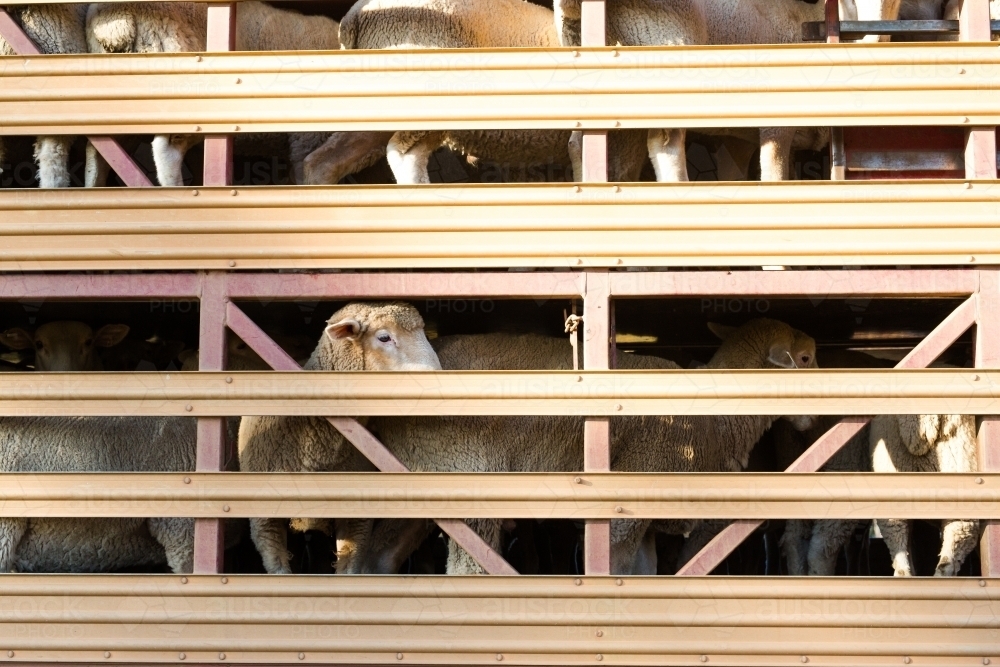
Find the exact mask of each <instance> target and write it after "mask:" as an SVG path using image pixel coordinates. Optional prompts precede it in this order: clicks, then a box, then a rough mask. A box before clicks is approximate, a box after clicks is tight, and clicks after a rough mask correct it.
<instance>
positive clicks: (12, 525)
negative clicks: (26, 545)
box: [0, 519, 28, 573]
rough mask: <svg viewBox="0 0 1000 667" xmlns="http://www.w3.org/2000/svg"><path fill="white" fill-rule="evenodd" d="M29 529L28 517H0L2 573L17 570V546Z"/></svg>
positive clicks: (0, 571)
mask: <svg viewBox="0 0 1000 667" xmlns="http://www.w3.org/2000/svg"><path fill="white" fill-rule="evenodd" d="M27 530H28V520H27V519H0V573H2V572H15V571H16V569H15V567H14V564H15V563H16V558H17V547H18V546H19V545H20V544H21V538H22V537H24V534H25V533H26V532H27Z"/></svg>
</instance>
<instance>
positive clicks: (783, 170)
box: [760, 127, 795, 181]
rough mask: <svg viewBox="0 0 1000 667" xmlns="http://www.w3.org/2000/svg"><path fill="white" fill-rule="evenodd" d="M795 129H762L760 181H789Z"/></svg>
mask: <svg viewBox="0 0 1000 667" xmlns="http://www.w3.org/2000/svg"><path fill="white" fill-rule="evenodd" d="M794 139H795V128H794V127H762V128H760V180H762V181H787V180H788V179H789V176H790V173H791V163H792V141H793V140H794Z"/></svg>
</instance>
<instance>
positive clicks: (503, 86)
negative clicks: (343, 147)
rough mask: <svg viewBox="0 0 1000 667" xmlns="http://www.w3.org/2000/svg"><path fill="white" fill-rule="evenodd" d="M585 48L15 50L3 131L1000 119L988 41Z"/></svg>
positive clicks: (0, 113)
mask: <svg viewBox="0 0 1000 667" xmlns="http://www.w3.org/2000/svg"><path fill="white" fill-rule="evenodd" d="M576 53H578V55H574V52H571V51H570V50H568V49H563V50H556V49H549V50H535V49H509V50H494V51H479V50H460V51H453V50H440V51H438V50H435V51H434V52H433V53H430V52H428V51H426V50H421V51H376V52H365V51H340V52H329V53H308V54H302V53H298V54H296V55H295V56H294V60H295V67H294V68H290V67H288V61H289V58H290V57H291V56H289V55H288V54H282V53H257V54H253V55H250V54H242V53H234V54H208V55H205V56H203V57H195V56H193V55H188V54H156V55H152V54H116V55H114V56H110V57H109V56H94V55H71V56H53V57H48V58H37V57H33V58H25V57H19V56H16V57H7V58H3V59H2V60H0V73H2V76H3V80H4V83H3V86H2V87H0V119H2V122H0V134H44V133H51V132H52V131H53V130H54V129H55V128H58V129H59V131H60V132H63V133H66V134H102V135H106V134H136V133H147V132H159V133H166V132H170V133H173V132H181V133H197V132H204V133H206V134H213V133H224V132H233V131H234V128H235V127H236V126H237V125H238V126H239V127H240V130H239V131H241V132H247V131H251V132H261V131H285V132H287V131H308V130H315V131H329V130H406V129H417V130H425V129H451V130H457V129H494V128H496V129H500V128H509V129H524V128H539V129H544V128H561V129H566V130H569V129H584V130H604V129H612V128H614V127H617V125H616V123H620V125H621V127H633V128H648V127H687V128H697V127H734V126H743V127H757V126H761V125H775V126H807V127H811V126H816V125H833V124H837V125H884V124H901V125H909V124H922V125H962V124H964V123H968V124H970V125H971V126H975V125H996V124H997V123H998V122H1000V89H998V88H997V86H996V81H997V80H998V78H1000V62H997V58H996V47H995V46H993V45H990V44H962V43H943V42H942V43H935V44H922V45H912V44H875V45H871V44H850V45H828V44H794V45H781V46H760V45H753V46H701V47H650V48H627V49H626V48H616V49H611V48H581V49H578V50H576ZM199 58H200V59H199ZM444 72H447V76H446V77H444V78H443V76H444V75H443V73H444ZM237 80H240V83H236V82H237ZM404 99H405V103H402V102H401V100H404Z"/></svg>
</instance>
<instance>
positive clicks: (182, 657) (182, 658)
mask: <svg viewBox="0 0 1000 667" xmlns="http://www.w3.org/2000/svg"><path fill="white" fill-rule="evenodd" d="M177 658H178V659H179V660H186V659H187V654H186V653H178V654H177Z"/></svg>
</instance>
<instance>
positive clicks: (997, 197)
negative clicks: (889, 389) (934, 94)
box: [0, 181, 1000, 293]
mask: <svg viewBox="0 0 1000 667" xmlns="http://www.w3.org/2000/svg"><path fill="white" fill-rule="evenodd" d="M577 190H580V192H577ZM232 192H236V193H237V196H233V195H232ZM195 193H197V196H194V195H195ZM0 220H2V222H0V239H2V240H0V270H9V271H10V270H13V271H40V270H74V269H115V268H117V269H130V270H134V269H168V268H170V269H208V268H216V269H230V268H238V269H248V268H268V269H274V268H294V267H298V268H309V269H319V268H327V267H331V268H332V267H336V268H407V269H411V268H418V267H427V268H433V267H442V268H443V267H476V268H485V267H498V266H556V267H567V268H584V267H590V266H610V267H617V266H634V265H640V266H658V265H659V266H664V265H668V266H669V265H677V266H713V265H714V266H718V265H731V266H739V265H743V266H747V265H749V266H760V265H766V264H785V265H788V264H802V265H837V266H840V265H844V264H867V265H878V264H896V263H908V264H961V265H969V264H978V263H990V262H992V263H1000V225H998V222H997V220H1000V187H998V186H997V185H996V182H995V181H975V182H968V183H963V182H954V181H951V182H947V181H941V182H926V181H924V182H897V183H892V184H885V183H863V182H846V183H844V182H839V183H791V184H788V183H783V184H756V183H754V184H750V183H747V184H741V185H717V184H711V183H700V184H699V183H684V184H635V185H624V186H621V187H620V190H616V189H615V188H614V187H611V186H607V185H588V184H584V185H582V186H570V185H563V184H545V185H509V186H497V187H493V186H478V187H469V186H457V187H447V186H442V187H429V188H428V187H398V186H388V187H380V186H376V187H364V186H361V187H326V188H301V187H300V188H260V189H256V188H250V189H247V188H244V189H238V190H230V189H215V188H207V189H160V188H157V189H155V190H142V191H130V190H123V189H120V188H119V189H112V190H104V191H81V190H61V191H44V192H40V191H37V190H28V191H0ZM722 232H725V233H722ZM616 280H619V279H617V278H616ZM633 280H636V281H642V280H645V279H644V278H641V277H637V278H634V279H633ZM279 282H280V280H279ZM732 282H733V284H738V282H739V279H734V280H733V281H732ZM899 289H902V290H905V289H907V288H906V286H905V285H900V284H899V283H892V284H886V286H885V291H886V293H892V292H893V291H894V290H899Z"/></svg>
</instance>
